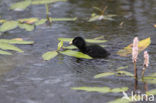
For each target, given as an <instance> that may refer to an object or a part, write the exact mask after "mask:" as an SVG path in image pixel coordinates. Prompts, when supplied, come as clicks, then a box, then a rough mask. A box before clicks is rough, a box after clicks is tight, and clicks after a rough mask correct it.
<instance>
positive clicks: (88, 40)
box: [58, 38, 107, 43]
mask: <svg viewBox="0 0 156 103" xmlns="http://www.w3.org/2000/svg"><path fill="white" fill-rule="evenodd" d="M58 40H59V41H61V40H62V41H63V42H71V41H72V40H73V38H58ZM85 40H86V41H87V42H89V43H104V42H106V41H107V40H95V39H85Z"/></svg>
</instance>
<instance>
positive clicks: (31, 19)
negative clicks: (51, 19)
mask: <svg viewBox="0 0 156 103" xmlns="http://www.w3.org/2000/svg"><path fill="white" fill-rule="evenodd" d="M18 21H19V22H20V23H26V24H34V23H36V22H38V21H39V19H38V18H35V17H33V18H23V19H18Z"/></svg>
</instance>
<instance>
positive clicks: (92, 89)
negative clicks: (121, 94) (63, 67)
mask: <svg viewBox="0 0 156 103" xmlns="http://www.w3.org/2000/svg"><path fill="white" fill-rule="evenodd" d="M72 89H73V90H83V91H87V92H100V93H109V92H110V88H109V87H73V88H72Z"/></svg>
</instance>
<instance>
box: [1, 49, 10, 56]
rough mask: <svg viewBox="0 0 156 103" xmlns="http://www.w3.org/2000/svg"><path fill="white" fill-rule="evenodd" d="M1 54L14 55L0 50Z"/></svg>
mask: <svg viewBox="0 0 156 103" xmlns="http://www.w3.org/2000/svg"><path fill="white" fill-rule="evenodd" d="M0 54H2V55H12V54H11V53H10V52H7V51H3V50H0Z"/></svg>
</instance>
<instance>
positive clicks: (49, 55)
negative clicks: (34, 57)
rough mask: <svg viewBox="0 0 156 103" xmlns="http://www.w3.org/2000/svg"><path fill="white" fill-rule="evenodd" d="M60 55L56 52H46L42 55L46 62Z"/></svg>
mask: <svg viewBox="0 0 156 103" xmlns="http://www.w3.org/2000/svg"><path fill="white" fill-rule="evenodd" d="M57 55H58V53H57V52H56V51H49V52H46V53H44V54H43V55H42V58H43V59H44V60H50V59H52V58H54V57H56V56H57Z"/></svg>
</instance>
